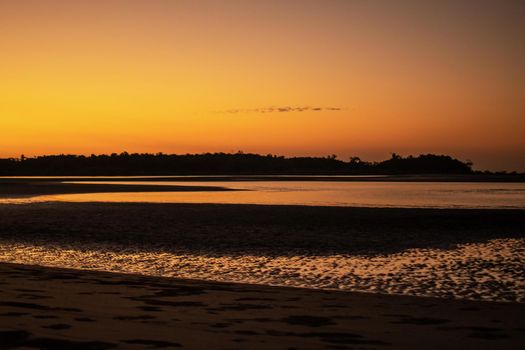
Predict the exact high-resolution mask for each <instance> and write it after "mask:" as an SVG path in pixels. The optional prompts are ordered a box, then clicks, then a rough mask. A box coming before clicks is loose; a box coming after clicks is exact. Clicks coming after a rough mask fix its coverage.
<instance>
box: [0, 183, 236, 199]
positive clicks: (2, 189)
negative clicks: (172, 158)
mask: <svg viewBox="0 0 525 350" xmlns="http://www.w3.org/2000/svg"><path fill="white" fill-rule="evenodd" d="M43 180H45V181H43ZM188 191H192V192H194V191H236V190H234V189H229V188H225V187H219V186H178V185H131V184H130V185H126V184H82V183H63V182H59V181H49V179H24V180H21V179H0V198H17V197H34V196H41V195H52V194H80V193H110V192H188Z"/></svg>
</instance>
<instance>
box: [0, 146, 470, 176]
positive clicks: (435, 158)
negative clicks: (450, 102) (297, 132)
mask: <svg viewBox="0 0 525 350" xmlns="http://www.w3.org/2000/svg"><path fill="white" fill-rule="evenodd" d="M472 172H473V171H472V163H470V162H461V161H459V160H457V159H454V158H452V157H450V156H446V155H433V154H426V155H420V156H418V157H412V156H408V157H406V158H403V157H401V156H399V155H397V154H395V153H394V154H392V157H391V158H390V159H388V160H385V161H381V162H367V161H363V160H361V159H360V158H359V157H351V158H350V160H349V161H342V160H339V159H337V157H336V156H335V155H329V156H327V157H290V158H287V157H283V156H276V155H272V154H268V155H259V154H250V153H242V152H238V153H203V154H184V155H177V154H163V153H157V154H149V153H141V154H139V153H133V154H128V153H127V152H123V153H120V154H116V153H113V154H110V155H105V154H101V155H94V154H92V155H90V156H83V155H64V154H63V155H50V156H38V157H30V158H26V157H24V156H21V157H20V158H7V159H0V175H4V176H5V175H59V176H60V175H221V174H231V175H236V174H239V175H240V174H244V175H246V174H331V175H337V174H341V175H342V174H356V175H359V174H470V173H472Z"/></svg>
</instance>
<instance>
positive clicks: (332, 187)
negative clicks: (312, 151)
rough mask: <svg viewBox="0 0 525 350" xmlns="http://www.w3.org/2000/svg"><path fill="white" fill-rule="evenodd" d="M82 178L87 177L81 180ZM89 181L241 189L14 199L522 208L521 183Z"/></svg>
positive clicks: (524, 185) (524, 186) (524, 195)
mask: <svg viewBox="0 0 525 350" xmlns="http://www.w3.org/2000/svg"><path fill="white" fill-rule="evenodd" d="M82 183H89V182H86V181H82ZM93 183H98V184H101V183H107V184H148V185H186V186H222V187H227V188H233V189H238V190H242V191H225V192H202V191H201V192H129V193H89V194H68V195H51V196H39V197H33V198H30V199H24V200H17V201H19V202H20V201H22V202H27V201H30V202H35V201H39V202H40V201H68V202H93V201H95V202H97V201H102V202H154V203H230V204H231V203H235V204H269V205H277V204H280V205H282V204H293V205H322V206H361V207H423V208H425V207H428V208H522V209H523V208H525V183H486V182H483V183H481V182H477V183H468V182H388V181H355V182H345V181H154V179H153V181H125V182H124V181H122V182H120V181H103V182H101V181H97V182H93ZM11 202H12V200H11Z"/></svg>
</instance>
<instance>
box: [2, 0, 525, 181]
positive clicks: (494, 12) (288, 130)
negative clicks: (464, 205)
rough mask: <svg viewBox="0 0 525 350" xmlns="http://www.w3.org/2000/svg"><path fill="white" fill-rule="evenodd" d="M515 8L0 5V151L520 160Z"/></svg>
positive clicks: (518, 17)
mask: <svg viewBox="0 0 525 350" xmlns="http://www.w3.org/2000/svg"><path fill="white" fill-rule="evenodd" d="M523 18H525V1H521V0H518V1H512V0H506V1H498V0H493V1H488V0H472V1H460V0H456V1H448V0H439V1H402V0H399V1H391V0H384V1H376V0H367V1H365V0H363V1H357V0H356V1H352V0H316V1H312V0H301V1H299V0H278V1H276V0H275V1H274V0H264V1H262V0H261V1H255V0H222V1H220V0H216V1H212V0H198V1H197V0H187V1H186V0H142V1H139V0H89V1H88V0H85V1H80V0H0V157H18V156H20V155H21V154H24V155H25V156H33V155H42V154H62V153H68V154H91V153H112V152H117V153H118V152H122V151H127V152H130V153H131V152H164V153H201V152H237V151H238V150H242V151H244V152H255V153H261V154H268V153H272V154H279V155H287V156H302V155H311V156H325V155H329V154H336V155H337V156H338V158H339V159H342V160H348V158H349V157H350V156H359V157H361V158H362V159H365V160H381V159H386V158H389V157H390V154H391V153H392V152H396V153H398V154H401V155H409V154H413V155H418V154H421V153H425V154H426V153H436V154H449V155H452V156H454V157H457V158H459V159H461V160H471V161H473V162H474V167H475V168H476V169H481V170H485V169H490V170H518V171H525V137H524V135H525V21H524V20H523Z"/></svg>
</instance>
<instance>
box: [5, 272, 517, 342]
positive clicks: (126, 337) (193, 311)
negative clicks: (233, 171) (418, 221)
mask: <svg viewBox="0 0 525 350" xmlns="http://www.w3.org/2000/svg"><path fill="white" fill-rule="evenodd" d="M0 271H1V273H0V286H1V292H0V295H1V297H0V329H1V330H0V344H2V345H1V346H0V347H2V348H5V349H11V348H12V349H16V348H41V349H66V348H67V349H113V348H115V349H117V348H122V349H134V348H190V349H241V348H242V349H383V348H384V349H421V348H425V349H478V350H481V349H521V348H522V346H523V344H524V342H525V317H524V316H525V304H518V303H494V302H478V301H466V300H444V299H436V298H422V297H411V296H393V295H381V294H369V293H349V292H337V291H323V290H311V289H302V288H286V287H270V286H255V285H246V284H227V283H217V282H203V281H195V280H180V279H172V278H160V277H146V276H138V275H125V274H114V273H106V272H94V271H80V270H68V269H58V268H46V267H39V266H29V265H17V264H6V263H3V264H0Z"/></svg>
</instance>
